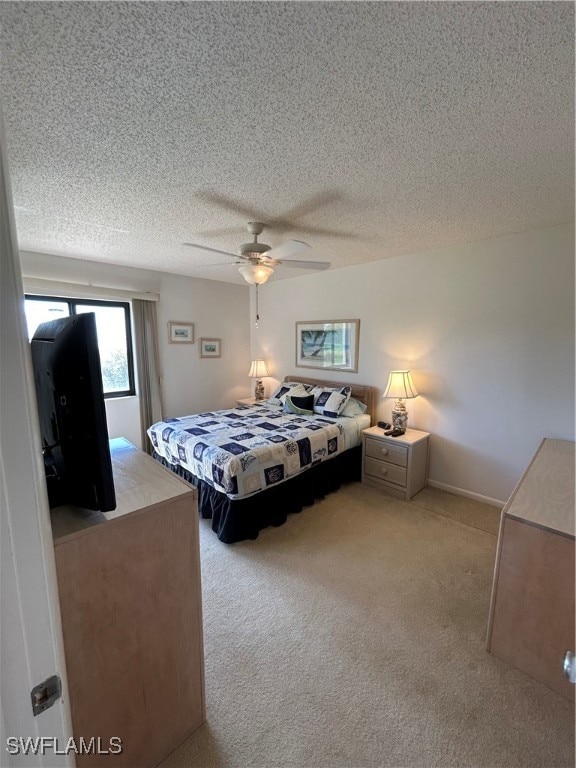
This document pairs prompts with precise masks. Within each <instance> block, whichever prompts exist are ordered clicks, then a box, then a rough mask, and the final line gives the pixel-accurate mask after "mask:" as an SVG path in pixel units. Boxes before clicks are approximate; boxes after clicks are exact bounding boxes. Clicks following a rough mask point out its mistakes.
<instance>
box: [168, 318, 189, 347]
mask: <svg viewBox="0 0 576 768" xmlns="http://www.w3.org/2000/svg"><path fill="white" fill-rule="evenodd" d="M168 341H169V342H170V344H194V326H193V325H192V323H177V322H175V321H171V322H169V323H168Z"/></svg>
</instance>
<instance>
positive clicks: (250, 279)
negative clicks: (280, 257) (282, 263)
mask: <svg viewBox="0 0 576 768" xmlns="http://www.w3.org/2000/svg"><path fill="white" fill-rule="evenodd" d="M238 272H240V274H241V275H242V277H243V278H244V280H246V282H247V283H250V285H262V284H263V283H265V282H266V280H268V278H269V277H270V275H271V274H273V273H274V270H273V269H272V267H267V266H266V265H265V264H243V265H242V266H241V267H238Z"/></svg>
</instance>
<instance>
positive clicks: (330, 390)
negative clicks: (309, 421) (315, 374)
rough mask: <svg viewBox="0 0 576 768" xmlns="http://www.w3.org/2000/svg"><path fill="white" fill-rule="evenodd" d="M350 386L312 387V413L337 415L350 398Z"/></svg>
mask: <svg viewBox="0 0 576 768" xmlns="http://www.w3.org/2000/svg"><path fill="white" fill-rule="evenodd" d="M351 391H352V390H351V389H350V387H314V389H313V390H312V394H313V395H314V413H319V414H321V415H322V416H332V417H333V418H335V417H336V416H339V415H340V413H341V412H342V410H343V409H344V406H345V405H346V403H347V402H348V400H349V399H350V392H351Z"/></svg>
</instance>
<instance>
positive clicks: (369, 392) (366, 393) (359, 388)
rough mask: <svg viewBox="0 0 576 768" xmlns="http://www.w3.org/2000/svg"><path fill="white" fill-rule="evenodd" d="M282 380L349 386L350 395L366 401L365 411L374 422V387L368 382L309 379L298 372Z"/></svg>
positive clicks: (324, 385)
mask: <svg viewBox="0 0 576 768" xmlns="http://www.w3.org/2000/svg"><path fill="white" fill-rule="evenodd" d="M284 381H301V382H302V383H303V384H313V385H314V386H317V387H350V388H351V390H352V395H351V396H352V397H355V398H356V400H360V401H361V402H362V403H366V405H367V406H368V410H367V411H366V413H368V414H370V420H371V423H372V424H375V423H376V389H375V388H374V387H370V386H368V384H350V382H347V381H346V382H342V381H327V380H326V379H309V378H307V377H306V376H300V375H299V374H294V375H291V376H284Z"/></svg>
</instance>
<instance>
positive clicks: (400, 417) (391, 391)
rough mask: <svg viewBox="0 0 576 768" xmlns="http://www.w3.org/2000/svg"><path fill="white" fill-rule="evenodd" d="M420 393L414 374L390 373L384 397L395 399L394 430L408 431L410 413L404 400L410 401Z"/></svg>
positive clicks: (406, 372) (393, 411) (393, 412)
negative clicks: (415, 384)
mask: <svg viewBox="0 0 576 768" xmlns="http://www.w3.org/2000/svg"><path fill="white" fill-rule="evenodd" d="M417 395H418V392H417V391H416V387H415V386H414V382H413V381H412V374H411V373H410V371H390V375H389V377H388V384H387V386H386V389H385V391H384V394H383V395H382V397H394V398H396V402H395V403H394V408H393V409H392V426H393V427H394V429H401V430H402V431H403V432H405V431H406V425H407V424H408V411H407V410H406V405H405V404H404V400H408V399H409V398H411V397H417Z"/></svg>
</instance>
